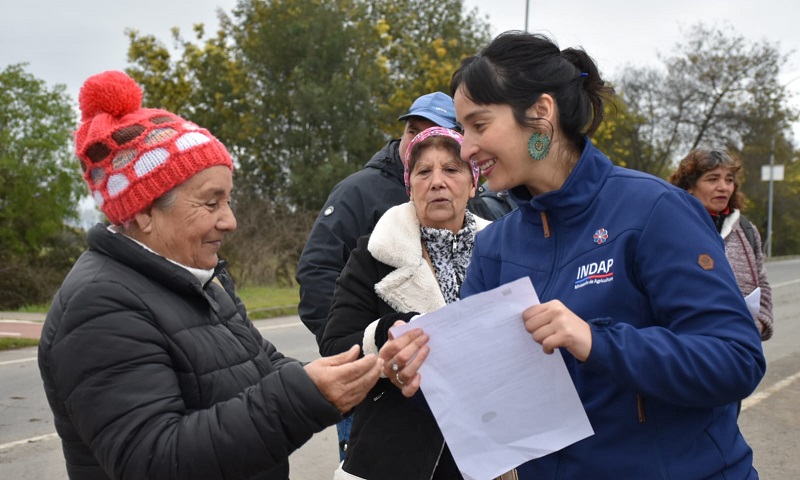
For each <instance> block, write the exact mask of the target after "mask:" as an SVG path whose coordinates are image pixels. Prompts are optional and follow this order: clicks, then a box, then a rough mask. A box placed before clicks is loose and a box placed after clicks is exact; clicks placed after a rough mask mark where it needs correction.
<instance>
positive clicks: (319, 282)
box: [297, 92, 511, 459]
mask: <svg viewBox="0 0 800 480" xmlns="http://www.w3.org/2000/svg"><path fill="white" fill-rule="evenodd" d="M397 120H398V121H404V122H405V128H404V130H403V136H402V137H401V138H399V139H395V140H391V141H390V142H389V143H387V144H386V145H384V147H383V148H382V149H381V150H380V151H378V153H376V154H375V155H374V156H373V157H372V159H371V160H370V161H369V162H367V164H366V165H364V168H363V169H362V170H360V171H358V172H356V173H353V174H352V175H350V176H348V177H347V178H345V179H344V180H342V181H341V182H339V184H338V185H336V186H335V187H333V190H331V192H330V194H329V195H328V199H327V200H326V201H325V205H324V206H323V207H322V210H321V211H320V213H319V215H318V216H317V219H316V221H315V222H314V226H313V227H312V229H311V233H310V235H309V236H308V240H307V241H306V245H305V247H304V248H303V253H302V254H301V255H300V261H299V262H298V264H297V282H298V283H299V284H300V304H299V306H298V313H299V315H300V319H301V320H302V321H303V323H304V324H305V326H306V327H307V328H308V329H309V330H311V332H312V333H313V334H314V335H315V336H316V338H317V344H319V342H320V340H322V334H323V333H324V332H325V324H326V323H327V321H328V312H329V311H330V307H331V300H332V297H333V290H334V287H335V286H336V279H337V278H338V277H339V274H340V273H341V272H342V269H343V268H344V265H345V263H347V259H348V257H349V256H350V252H351V251H352V250H353V249H354V248H355V246H356V242H357V241H358V239H359V237H361V236H363V235H366V234H368V233H370V232H372V229H373V228H374V227H375V223H377V221H378V219H379V218H380V217H381V215H383V214H384V213H385V212H386V210H388V209H389V208H391V207H393V206H395V205H400V204H401V203H406V202H407V201H408V194H407V193H406V188H405V184H404V183H403V156H405V153H406V149H407V148H408V144H409V143H410V142H411V140H412V139H413V138H414V137H415V136H416V135H417V134H418V133H420V132H422V131H423V130H425V129H427V128H430V127H434V126H437V125H438V126H440V127H445V128H451V129H457V130H460V128H461V126H460V125H459V124H458V122H457V121H456V110H455V106H454V105H453V99H452V98H450V96H449V95H446V94H444V93H441V92H434V93H429V94H427V95H423V96H421V97H419V98H417V99H416V100H414V103H413V104H411V108H410V109H409V110H408V113H406V114H405V115H402V116H400V117H399V118H398V119H397ZM487 195H489V196H491V195H492V194H491V192H487V191H485V190H483V191H481V192H479V194H478V195H476V197H475V198H473V199H471V200H470V201H469V203H468V204H467V208H469V210H470V211H472V213H474V214H476V215H478V216H479V217H483V218H485V219H487V220H494V219H496V218H498V217H500V216H502V215H503V214H505V213H508V212H509V211H510V210H511V207H510V206H509V205H508V204H504V202H503V201H502V199H500V200H499V201H498V200H497V199H496V198H495V200H494V201H493V202H492V203H491V204H490V201H489V200H486V198H485V197H486V196H487ZM497 205H501V206H500V209H499V210H498V209H497V208H496V206H497ZM349 420H350V419H349V418H348V419H345V420H344V421H343V422H342V423H340V424H338V425H337V429H338V430H339V447H340V452H339V453H340V457H341V458H342V459H344V456H343V455H344V448H345V446H346V442H347V439H348V438H349V430H350V424H349Z"/></svg>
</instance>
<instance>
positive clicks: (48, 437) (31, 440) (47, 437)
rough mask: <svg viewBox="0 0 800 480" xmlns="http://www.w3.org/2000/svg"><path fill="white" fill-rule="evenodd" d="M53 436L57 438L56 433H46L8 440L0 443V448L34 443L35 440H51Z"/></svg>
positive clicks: (4, 448)
mask: <svg viewBox="0 0 800 480" xmlns="http://www.w3.org/2000/svg"><path fill="white" fill-rule="evenodd" d="M54 438H58V434H57V433H55V432H54V433H48V434H46V435H39V436H38V437H31V438H26V439H24V440H17V441H15V442H8V443H0V450H7V449H9V448H13V447H18V446H20V445H25V444H28V443H36V442H43V441H45V440H52V439H54Z"/></svg>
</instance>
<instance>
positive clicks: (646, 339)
mask: <svg viewBox="0 0 800 480" xmlns="http://www.w3.org/2000/svg"><path fill="white" fill-rule="evenodd" d="M632 260H633V262H634V263H633V272H634V274H635V275H636V276H637V277H638V278H639V281H640V284H641V285H642V286H643V289H644V291H645V295H646V296H647V298H648V300H649V305H650V310H651V311H650V312H646V311H642V312H640V314H641V315H648V314H651V315H652V316H653V321H652V322H651V323H652V326H649V327H646V328H635V327H634V326H632V325H631V323H635V322H631V321H630V319H625V318H618V319H613V320H614V321H605V320H603V319H596V320H594V321H592V320H589V321H590V323H591V324H592V334H593V336H592V351H591V354H590V356H589V358H588V359H587V361H586V362H585V363H584V365H583V368H586V369H588V370H597V371H605V373H607V374H611V373H613V376H614V378H616V379H617V380H618V381H619V382H622V383H624V384H627V385H628V386H630V387H631V388H633V389H635V390H637V391H639V392H641V393H642V394H644V395H646V396H652V397H655V398H659V399H661V400H663V401H666V402H670V403H674V404H678V405H683V406H689V407H710V406H717V405H723V404H727V403H732V402H736V401H738V400H741V399H742V398H745V397H746V396H748V395H749V394H750V393H752V392H753V390H754V389H755V388H756V386H757V385H758V383H759V382H760V380H761V378H762V376H763V375H764V372H765V369H766V363H765V360H764V356H763V352H762V350H761V341H760V338H759V334H758V330H757V329H756V327H755V324H754V322H753V320H752V318H751V316H750V314H749V312H748V310H747V306H746V305H745V302H744V299H743V297H742V295H741V293H740V292H739V288H738V287H737V284H736V280H735V278H734V276H733V272H732V270H731V268H730V265H729V264H728V262H727V260H726V258H725V250H724V245H723V243H722V239H721V238H720V236H719V234H718V233H717V232H716V229H715V228H714V226H713V224H712V223H711V220H710V218H709V215H708V213H707V212H706V211H705V210H704V209H703V207H702V206H701V205H700V203H699V202H698V201H697V200H696V199H694V198H693V197H691V196H689V195H688V194H685V192H676V191H670V192H668V193H665V194H664V195H663V196H662V197H661V198H660V199H659V201H658V202H656V204H655V205H654V208H653V209H652V212H651V214H650V216H649V219H648V221H647V222H646V224H645V225H644V227H643V230H642V233H641V236H640V238H639V240H638V242H637V245H636V250H635V253H634V254H633V258H632ZM635 311H636V310H635V309H632V310H631V312H635Z"/></svg>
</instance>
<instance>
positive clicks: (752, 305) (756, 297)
mask: <svg viewBox="0 0 800 480" xmlns="http://www.w3.org/2000/svg"><path fill="white" fill-rule="evenodd" d="M744 302H745V303H746V304H747V309H748V310H750V315H752V316H753V319H754V320H757V319H758V312H759V311H760V310H761V287H756V289H755V290H753V291H752V292H750V295H747V296H746V297H744Z"/></svg>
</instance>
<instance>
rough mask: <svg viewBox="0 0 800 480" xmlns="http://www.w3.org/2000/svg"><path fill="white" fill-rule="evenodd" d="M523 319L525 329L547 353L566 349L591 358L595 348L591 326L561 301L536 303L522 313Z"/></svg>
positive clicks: (579, 357) (574, 354) (577, 355)
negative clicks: (593, 347) (593, 346)
mask: <svg viewBox="0 0 800 480" xmlns="http://www.w3.org/2000/svg"><path fill="white" fill-rule="evenodd" d="M522 319H523V320H524V322H525V329H526V330H528V332H530V333H531V335H533V339H534V340H535V341H536V343H538V344H540V345H541V346H542V350H543V351H544V353H547V354H550V353H553V352H554V351H555V349H556V348H566V349H567V351H568V352H569V353H571V354H572V356H574V357H575V358H577V359H578V360H580V361H581V362H583V361H585V360H586V359H587V358H589V354H590V353H591V351H592V329H591V327H589V324H588V323H586V322H585V321H584V320H583V319H582V318H580V317H579V316H577V315H575V314H574V313H573V312H572V310H570V309H569V308H567V307H566V306H565V305H564V304H563V303H561V302H560V301H558V300H551V301H549V302H546V303H542V304H540V305H534V306H532V307H530V308H528V309H526V310H525V311H524V312H522Z"/></svg>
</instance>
